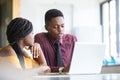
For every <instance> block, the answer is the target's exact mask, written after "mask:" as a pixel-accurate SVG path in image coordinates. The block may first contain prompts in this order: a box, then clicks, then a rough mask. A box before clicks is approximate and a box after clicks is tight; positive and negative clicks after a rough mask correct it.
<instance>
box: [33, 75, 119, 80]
mask: <svg viewBox="0 0 120 80" xmlns="http://www.w3.org/2000/svg"><path fill="white" fill-rule="evenodd" d="M33 80H120V74H94V75H93V74H90V75H89V74H87V75H53V74H52V75H39V76H33Z"/></svg>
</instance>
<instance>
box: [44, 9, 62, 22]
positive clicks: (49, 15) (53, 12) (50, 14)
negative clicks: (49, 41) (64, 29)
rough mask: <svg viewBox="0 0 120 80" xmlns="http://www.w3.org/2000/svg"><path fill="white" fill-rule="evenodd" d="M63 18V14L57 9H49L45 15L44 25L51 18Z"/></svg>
mask: <svg viewBox="0 0 120 80" xmlns="http://www.w3.org/2000/svg"><path fill="white" fill-rule="evenodd" d="M59 16H60V17H64V16H63V13H62V12H61V11H60V10H58V9H50V10H48V11H47V12H46V14H45V24H47V23H48V22H49V21H50V20H51V19H52V18H55V17H59Z"/></svg>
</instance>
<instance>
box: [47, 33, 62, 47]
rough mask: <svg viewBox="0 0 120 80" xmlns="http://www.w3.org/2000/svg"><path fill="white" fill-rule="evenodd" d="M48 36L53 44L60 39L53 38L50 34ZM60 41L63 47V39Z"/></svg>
mask: <svg viewBox="0 0 120 80" xmlns="http://www.w3.org/2000/svg"><path fill="white" fill-rule="evenodd" d="M46 36H47V37H48V39H49V40H50V41H51V42H52V43H53V44H54V43H55V42H56V41H57V40H58V39H55V38H53V37H52V36H51V35H50V34H49V33H47V34H46ZM59 41H60V45H61V44H62V43H63V40H62V38H61V39H59Z"/></svg>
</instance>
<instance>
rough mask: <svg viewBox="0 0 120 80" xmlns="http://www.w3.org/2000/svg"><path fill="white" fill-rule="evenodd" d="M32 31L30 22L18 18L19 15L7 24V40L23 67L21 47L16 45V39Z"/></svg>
mask: <svg viewBox="0 0 120 80" xmlns="http://www.w3.org/2000/svg"><path fill="white" fill-rule="evenodd" d="M32 31H33V26H32V23H31V22H30V21H29V20H27V19H25V18H20V17H19V18H15V19H13V20H11V22H10V23H9V24H8V26H7V31H6V35H7V39H8V42H9V43H10V45H11V46H12V48H13V49H14V50H15V52H16V54H17V56H18V59H19V61H20V64H21V66H22V68H25V66H24V58H23V54H22V51H21V48H20V46H19V45H18V41H19V40H21V39H23V38H25V37H26V36H27V35H28V34H29V33H31V32H32Z"/></svg>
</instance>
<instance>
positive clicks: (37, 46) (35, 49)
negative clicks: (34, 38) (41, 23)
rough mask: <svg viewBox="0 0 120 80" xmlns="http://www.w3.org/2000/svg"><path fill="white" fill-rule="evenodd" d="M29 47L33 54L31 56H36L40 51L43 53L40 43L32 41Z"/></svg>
mask: <svg viewBox="0 0 120 80" xmlns="http://www.w3.org/2000/svg"><path fill="white" fill-rule="evenodd" d="M30 49H31V53H32V54H33V58H38V56H39V55H40V53H43V52H42V49H41V47H40V44H38V43H34V45H33V46H32V47H31V48H30Z"/></svg>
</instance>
